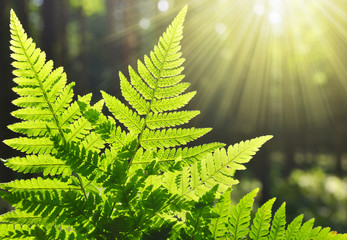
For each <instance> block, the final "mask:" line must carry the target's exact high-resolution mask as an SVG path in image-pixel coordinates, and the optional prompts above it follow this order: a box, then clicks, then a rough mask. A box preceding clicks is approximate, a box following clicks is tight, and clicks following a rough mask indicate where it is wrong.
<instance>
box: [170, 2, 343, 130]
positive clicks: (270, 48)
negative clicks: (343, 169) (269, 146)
mask: <svg viewBox="0 0 347 240" xmlns="http://www.w3.org/2000/svg"><path fill="white" fill-rule="evenodd" d="M216 2H217V4H216ZM344 3H345V0H343V1H341V0H304V1H303V0H215V1H211V0H195V1H193V0H192V4H191V5H190V6H189V7H190V9H191V13H190V14H191V17H190V18H189V22H188V24H187V25H186V30H185V34H186V45H185V49H187V50H186V54H187V55H188V56H194V57H195V62H196V64H197V65H196V66H189V67H188V66H187V71H188V73H187V75H188V74H193V75H194V76H195V77H196V78H197V79H199V81H198V82H196V83H193V84H199V85H200V86H199V89H204V90H203V91H205V92H201V93H200V94H201V96H204V97H203V98H200V99H199V105H200V106H206V109H202V111H201V112H202V113H204V112H206V111H207V109H208V110H209V112H208V113H207V114H206V115H205V116H204V117H206V118H211V121H215V122H216V124H219V123H220V124H224V123H226V122H228V126H230V129H228V131H230V132H235V131H242V132H244V133H245V134H248V133H251V132H252V131H253V130H254V129H263V130H264V132H266V131H268V130H269V129H272V130H274V131H279V129H299V130H300V129H305V130H307V129H310V131H315V130H314V129H323V128H324V129H327V131H330V130H331V129H332V126H333V125H334V124H336V123H334V122H333V119H335V118H336V116H341V114H342V113H343V114H347V109H346V107H345V104H342V103H343V102H344V103H345V102H347V81H346V76H347V65H346V56H347V30H346V29H347V17H346V16H347V15H346V13H347V5H346V4H344ZM170 7H171V6H170ZM202 21H203V22H204V24H202ZM208 24H210V25H208ZM221 40H222V41H221ZM192 64H193V63H192ZM188 69H189V70H188ZM189 71H190V72H189ZM211 79H213V81H211ZM211 106H213V107H211ZM211 109H213V111H212V110H211ZM236 126H237V127H236ZM265 130H266V131H265ZM299 130H298V131H299ZM307 131H308V130H307ZM290 133H291V132H290Z"/></svg>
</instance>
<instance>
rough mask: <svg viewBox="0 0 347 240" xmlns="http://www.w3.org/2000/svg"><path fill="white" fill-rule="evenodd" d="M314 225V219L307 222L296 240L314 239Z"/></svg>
mask: <svg viewBox="0 0 347 240" xmlns="http://www.w3.org/2000/svg"><path fill="white" fill-rule="evenodd" d="M313 224H314V219H311V220H309V221H307V222H305V223H304V224H303V225H302V227H301V228H300V230H299V231H298V233H297V235H296V239H302V240H310V239H312V237H314V236H311V234H312V233H313V231H312V228H313ZM316 234H317V233H316Z"/></svg>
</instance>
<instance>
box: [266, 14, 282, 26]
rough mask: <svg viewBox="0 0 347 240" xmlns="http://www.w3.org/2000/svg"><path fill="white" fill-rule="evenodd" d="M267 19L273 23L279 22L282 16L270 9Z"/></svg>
mask: <svg viewBox="0 0 347 240" xmlns="http://www.w3.org/2000/svg"><path fill="white" fill-rule="evenodd" d="M269 20H270V22H271V23H273V24H279V23H280V22H281V20H282V16H281V14H280V13H279V12H276V11H272V12H270V14H269Z"/></svg>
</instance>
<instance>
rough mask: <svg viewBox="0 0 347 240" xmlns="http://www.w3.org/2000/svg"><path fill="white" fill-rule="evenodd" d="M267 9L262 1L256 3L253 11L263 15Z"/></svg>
mask: <svg viewBox="0 0 347 240" xmlns="http://www.w3.org/2000/svg"><path fill="white" fill-rule="evenodd" d="M264 11H265V6H264V4H262V3H256V4H255V5H254V7H253V12H254V13H255V14H257V15H258V16H262V15H263V14H264Z"/></svg>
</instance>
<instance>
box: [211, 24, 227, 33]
mask: <svg viewBox="0 0 347 240" xmlns="http://www.w3.org/2000/svg"><path fill="white" fill-rule="evenodd" d="M214 29H215V30H216V32H217V33H219V34H223V33H224V32H225V30H226V26H225V24H224V23H217V24H216V25H215V27H214Z"/></svg>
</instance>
